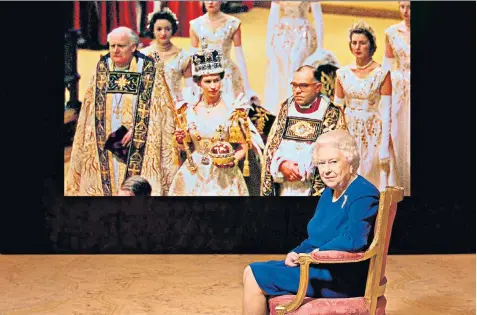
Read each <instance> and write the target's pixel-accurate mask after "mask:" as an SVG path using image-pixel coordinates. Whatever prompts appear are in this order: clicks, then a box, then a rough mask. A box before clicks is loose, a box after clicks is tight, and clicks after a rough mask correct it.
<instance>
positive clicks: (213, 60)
mask: <svg viewBox="0 0 477 315" xmlns="http://www.w3.org/2000/svg"><path fill="white" fill-rule="evenodd" d="M221 72H224V68H223V66H222V51H220V50H217V49H207V43H206V42H205V40H202V45H201V50H199V51H198V52H197V53H195V54H194V55H193V56H192V75H193V76H203V75H208V74H218V73H221Z"/></svg>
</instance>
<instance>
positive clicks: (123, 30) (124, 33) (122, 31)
mask: <svg viewBox="0 0 477 315" xmlns="http://www.w3.org/2000/svg"><path fill="white" fill-rule="evenodd" d="M112 37H114V38H117V37H127V38H128V40H129V41H130V44H134V45H137V44H139V36H137V34H136V33H135V32H134V31H133V30H132V29H130V28H129V27H126V26H120V27H118V28H115V29H113V30H112V31H111V32H110V33H109V34H108V37H107V40H108V43H109V42H111V38H112Z"/></svg>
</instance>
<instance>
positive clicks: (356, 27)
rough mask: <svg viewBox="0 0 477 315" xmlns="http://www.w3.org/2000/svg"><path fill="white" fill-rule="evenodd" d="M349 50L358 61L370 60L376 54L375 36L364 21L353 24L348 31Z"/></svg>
mask: <svg viewBox="0 0 477 315" xmlns="http://www.w3.org/2000/svg"><path fill="white" fill-rule="evenodd" d="M349 49H350V50H351V53H352V54H353V55H354V56H355V57H356V58H358V59H364V60H366V59H369V58H372V57H373V55H374V53H375V52H376V49H377V46H376V35H375V33H374V30H373V28H372V27H371V26H370V25H368V24H367V23H366V22H364V21H360V22H356V23H354V24H353V25H352V26H351V28H350V29H349Z"/></svg>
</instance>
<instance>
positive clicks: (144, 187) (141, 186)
mask: <svg viewBox="0 0 477 315" xmlns="http://www.w3.org/2000/svg"><path fill="white" fill-rule="evenodd" d="M151 192H152V187H151V184H149V182H148V181H147V180H146V179H145V178H143V177H141V176H138V175H135V176H131V177H129V178H128V179H126V180H125V181H124V182H123V183H122V185H121V187H120V188H119V191H118V196H150V195H151Z"/></svg>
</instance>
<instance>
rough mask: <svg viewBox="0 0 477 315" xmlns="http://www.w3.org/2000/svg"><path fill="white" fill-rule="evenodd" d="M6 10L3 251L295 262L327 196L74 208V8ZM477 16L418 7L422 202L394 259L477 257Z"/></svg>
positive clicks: (415, 45) (77, 202)
mask: <svg viewBox="0 0 477 315" xmlns="http://www.w3.org/2000/svg"><path fill="white" fill-rule="evenodd" d="M0 8H1V10H0V12H1V14H3V15H4V16H3V17H2V19H0V20H1V21H2V22H3V23H5V25H4V28H3V29H4V30H5V33H7V34H6V35H7V36H6V37H5V36H4V37H3V40H4V46H3V49H1V54H3V56H2V60H3V65H4V72H3V78H2V98H1V100H2V117H3V119H2V120H1V121H2V124H1V125H2V128H1V129H0V130H1V131H2V135H3V137H2V138H3V141H2V143H3V144H2V153H3V154H2V157H3V158H2V160H3V163H2V164H3V165H2V171H3V178H2V180H1V181H2V182H3V184H4V185H3V186H4V187H7V189H4V190H3V192H4V194H3V200H4V202H3V207H2V210H1V217H0V223H1V225H2V227H1V229H0V233H1V238H0V241H1V244H0V245H1V246H0V252H1V253H3V254H7V253H285V252H286V251H288V250H289V249H290V248H292V247H294V246H296V245H297V243H299V242H301V240H303V238H305V237H306V224H307V222H308V220H309V219H310V218H311V216H312V215H313V211H314V209H315V206H316V203H317V199H316V198H259V197H255V198H252V197H250V198H171V197H165V198H149V199H144V198H138V197H137V198H93V199H91V198H64V197H63V147H62V135H61V130H62V121H63V117H62V116H63V110H62V109H61V107H62V106H63V104H64V100H63V95H64V86H63V75H64V73H63V66H64V62H63V41H64V30H65V27H66V25H67V24H68V23H67V21H68V20H69V19H70V12H68V8H69V4H68V3H65V2H63V3H62V2H38V3H37V2H35V3H33V2H16V3H13V2H3V3H1V4H0ZM25 8H27V9H28V10H26V9H25ZM474 12H475V2H452V3H450V2H447V3H446V2H413V3H412V17H413V18H412V111H411V114H412V133H411V134H412V151H411V156H412V158H411V160H412V161H411V167H412V170H411V173H412V175H411V176H412V197H406V198H405V199H404V201H403V202H402V203H401V204H400V206H399V209H398V214H397V217H396V221H395V225H394V231H393V237H392V240H391V247H390V253H391V254H393V253H394V254H406V253H475V238H474V236H475V210H476V208H475V203H474V201H475V177H474V174H475V156H474V153H475V147H474V144H475V121H474V117H475V98H474V97H475V28H474V25H475V15H474ZM8 35H10V36H11V38H9V39H7V37H8ZM378 49H384V47H383V46H382V45H381V46H380V47H378ZM80 84H86V81H85V79H83V80H82V81H81V82H80Z"/></svg>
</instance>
